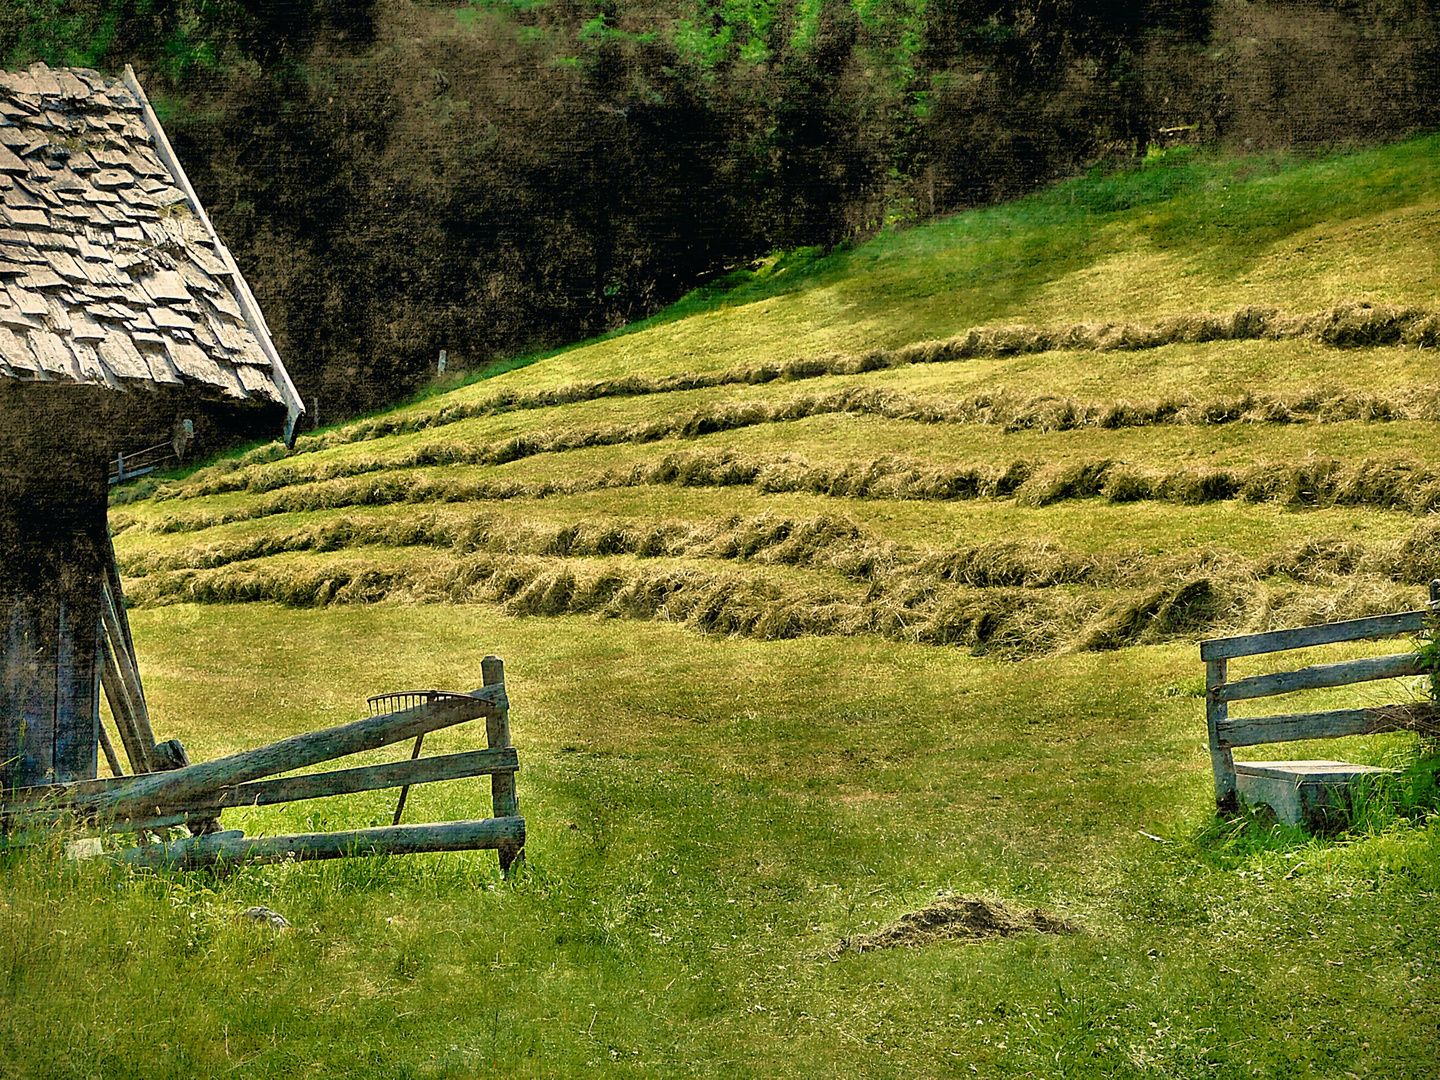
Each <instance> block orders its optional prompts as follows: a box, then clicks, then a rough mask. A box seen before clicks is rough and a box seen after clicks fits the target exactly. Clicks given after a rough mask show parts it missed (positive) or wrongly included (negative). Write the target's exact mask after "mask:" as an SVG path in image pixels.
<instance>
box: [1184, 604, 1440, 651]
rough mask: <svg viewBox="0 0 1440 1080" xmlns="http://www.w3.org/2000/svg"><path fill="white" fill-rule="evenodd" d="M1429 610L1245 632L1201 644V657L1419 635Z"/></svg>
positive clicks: (1423, 627)
mask: <svg viewBox="0 0 1440 1080" xmlns="http://www.w3.org/2000/svg"><path fill="white" fill-rule="evenodd" d="M1429 614H1430V613H1429V612H1428V611H1424V610H1421V611H1402V612H1399V613H1398V614H1395V615H1372V616H1370V617H1369V618H1368V619H1347V620H1346V621H1345V622H1337V623H1321V624H1320V625H1319V626H1297V627H1294V628H1293V629H1290V630H1271V631H1269V632H1268V633H1264V634H1243V635H1241V636H1240V637H1228V638H1214V639H1213V640H1210V641H1202V642H1201V643H1200V659H1201V660H1229V659H1233V658H1235V657H1237V656H1258V655H1260V654H1261V653H1271V652H1283V651H1285V650H1287V649H1304V648H1308V647H1309V646H1311V645H1333V644H1335V643H1336V642H1340V641H1365V640H1368V639H1369V638H1380V637H1390V636H1391V635H1392V634H1415V633H1419V632H1420V631H1421V630H1423V629H1425V620H1426V618H1427V617H1428V616H1429Z"/></svg>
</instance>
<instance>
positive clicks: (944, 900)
mask: <svg viewBox="0 0 1440 1080" xmlns="http://www.w3.org/2000/svg"><path fill="white" fill-rule="evenodd" d="M1080 931H1081V928H1080V927H1079V926H1078V925H1077V924H1076V923H1073V922H1071V921H1070V920H1068V919H1065V918H1062V917H1061V916H1059V915H1056V914H1054V913H1053V912H1049V911H1046V910H1044V909H1043V908H1031V909H1029V910H1028V911H1027V910H1017V909H1016V908H1012V907H1010V906H1009V905H1008V904H1006V903H1004V902H1003V901H1001V900H991V899H989V898H988V897H984V896H942V897H940V898H939V899H938V900H936V901H935V902H934V903H931V904H927V905H926V906H925V907H923V908H921V909H920V910H919V911H912V912H909V913H907V914H905V915H902V916H900V918H898V919H896V920H895V921H894V922H893V923H891V924H890V925H889V926H884V927H881V928H880V929H879V930H876V931H875V932H873V933H869V934H851V935H850V936H849V937H845V938H841V939H840V942H839V944H837V945H836V946H835V948H834V949H833V950H831V953H830V955H831V956H832V957H833V956H839V955H840V954H842V953H847V952H852V953H863V952H870V951H871V950H873V949H893V948H919V947H920V946H922V945H932V944H934V943H935V942H937V941H985V940H987V939H989V938H997V937H1014V936H1015V935H1017V934H1028V933H1040V934H1078V933H1080Z"/></svg>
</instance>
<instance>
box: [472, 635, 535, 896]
mask: <svg viewBox="0 0 1440 1080" xmlns="http://www.w3.org/2000/svg"><path fill="white" fill-rule="evenodd" d="M480 672H481V676H482V681H483V683H484V685H485V686H496V685H501V686H503V685H504V684H505V663H504V661H503V660H501V659H500V658H499V657H498V656H487V657H485V659H484V660H482V661H480ZM485 740H486V743H487V745H488V746H489V747H490V749H492V750H498V749H503V748H505V747H508V746H510V745H511V742H510V710H509V709H501V710H500V712H499V714H498V715H496V716H487V717H486V718H485ZM490 799H491V804H492V805H493V807H494V811H495V816H496V817H497V818H505V817H515V816H516V815H518V814H519V813H520V800H519V799H518V798H516V795H515V774H514V773H496V774H495V775H494V776H492V777H490ZM498 854H499V856H500V872H501V873H502V874H504V875H505V876H506V877H507V878H508V877H509V876H510V868H511V866H513V865H514V864H515V863H516V862H519V864H520V865H521V866H523V865H525V849H524V847H523V846H522V847H514V846H512V845H508V844H502V845H501V847H500V849H499V852H498Z"/></svg>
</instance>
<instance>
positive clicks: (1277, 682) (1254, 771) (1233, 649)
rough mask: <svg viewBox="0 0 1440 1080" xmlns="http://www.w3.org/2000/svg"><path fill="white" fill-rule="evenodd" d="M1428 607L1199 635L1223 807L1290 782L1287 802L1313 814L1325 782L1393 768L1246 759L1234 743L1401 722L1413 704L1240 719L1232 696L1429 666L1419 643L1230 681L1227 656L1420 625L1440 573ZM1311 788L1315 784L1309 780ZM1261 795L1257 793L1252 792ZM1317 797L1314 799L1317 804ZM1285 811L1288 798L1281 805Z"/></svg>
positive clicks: (1270, 795)
mask: <svg viewBox="0 0 1440 1080" xmlns="http://www.w3.org/2000/svg"><path fill="white" fill-rule="evenodd" d="M1430 599H1431V606H1430V608H1429V609H1428V610H1419V611H1403V612H1399V613H1397V614H1394V615H1378V616H1374V617H1371V618H1365V619H1350V620H1348V621H1346V622H1338V623H1326V624H1323V625H1320V626H1302V627H1297V628H1295V629H1293V630H1275V631H1271V632H1269V633H1264V634H1246V635H1244V636H1241V637H1229V638H1217V639H1215V640H1212V641H1204V642H1201V644H1200V658H1201V659H1202V660H1203V661H1204V662H1205V717H1206V727H1207V729H1208V733H1209V740H1210V762H1211V766H1212V768H1213V770H1214V774H1215V804H1216V806H1217V807H1218V808H1219V810H1220V812H1221V813H1226V814H1229V813H1234V812H1236V811H1237V810H1238V809H1239V801H1240V797H1241V796H1245V797H1247V800H1248V801H1268V802H1271V804H1272V805H1274V799H1276V798H1279V799H1282V801H1283V800H1284V792H1285V791H1286V790H1287V789H1288V790H1290V791H1292V792H1293V793H1294V798H1293V800H1290V801H1289V802H1287V808H1288V811H1289V815H1290V816H1294V815H1297V814H1298V815H1299V816H1300V817H1302V818H1303V817H1307V816H1309V814H1308V811H1307V807H1310V808H1318V806H1319V804H1320V803H1321V802H1323V801H1324V796H1323V793H1322V791H1321V790H1320V789H1322V788H1331V789H1334V788H1341V787H1344V786H1345V785H1347V784H1348V783H1349V782H1350V781H1351V780H1352V779H1354V778H1355V777H1358V776H1361V775H1365V774H1368V773H1379V772H1384V771H1385V770H1381V769H1376V768H1372V767H1369V766H1361V765H1350V764H1348V763H1346V762H1305V761H1302V762H1264V763H1237V762H1236V761H1235V760H1234V754H1233V752H1234V751H1235V750H1236V749H1239V748H1242V747H1247V746H1260V745H1264V744H1268V743H1281V742H1292V741H1296V740H1301V739H1334V738H1340V737H1342V736H1346V735H1367V734H1373V733H1377V732H1382V731H1395V730H1399V729H1401V728H1403V727H1405V726H1406V725H1405V724H1404V723H1403V721H1402V718H1403V716H1404V715H1405V711H1406V708H1407V707H1406V706H1402V705H1386V706H1372V707H1368V708H1350V709H1330V710H1326V711H1323V712H1303V713H1276V714H1272V715H1267V716H1248V717H1243V718H1237V719H1231V717H1230V715H1229V705H1230V702H1232V701H1245V700H1251V699H1255V698H1263V697H1272V696H1275V695H1278V694H1288V693H1293V692H1295V691H1299V690H1318V689H1324V688H1328V687H1338V686H1349V685H1352V684H1356V683H1362V682H1369V681H1373V680H1376V679H1393V678H1403V677H1406V676H1413V675H1420V674H1423V673H1424V667H1423V666H1422V662H1421V659H1420V657H1419V655H1418V654H1417V653H1415V652H1413V651H1411V652H1405V653H1398V654H1395V655H1390V656H1380V657H1372V658H1365V659H1360V660H1345V661H1341V662H1339V663H1333V664H1315V665H1312V666H1310V667H1305V668H1299V669H1297V670H1292V671H1278V672H1273V673H1270V674H1262V675H1253V676H1250V677H1247V678H1243V679H1236V680H1234V681H1231V680H1230V679H1229V676H1228V662H1229V661H1230V660H1233V659H1236V658H1238V657H1245V656H1260V655H1264V654H1268V653H1277V652H1286V651H1289V650H1292V649H1304V648H1309V647H1311V646H1315V645H1329V644H1336V643H1340V642H1347V641H1369V640H1373V639H1378V638H1386V637H1394V636H1396V635H1399V634H1415V633H1419V632H1421V631H1422V630H1425V629H1426V628H1427V627H1428V626H1430V625H1431V620H1432V619H1433V618H1434V617H1435V614H1434V613H1435V611H1436V610H1437V607H1440V582H1432V583H1431V586H1430ZM1307 786H1308V787H1309V788H1311V789H1312V790H1311V791H1309V792H1307V791H1306V790H1304V789H1305V788H1306V787H1307ZM1252 795H1255V796H1259V797H1257V798H1251V797H1250V796H1252ZM1312 804H1313V805H1312ZM1275 808H1276V811H1277V813H1279V814H1280V816H1281V817H1282V819H1285V818H1286V817H1287V808H1282V807H1279V806H1276V807H1275Z"/></svg>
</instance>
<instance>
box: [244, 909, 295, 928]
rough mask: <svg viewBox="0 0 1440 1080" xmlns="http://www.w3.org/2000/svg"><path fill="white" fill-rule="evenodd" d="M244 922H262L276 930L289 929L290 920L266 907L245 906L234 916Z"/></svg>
mask: <svg viewBox="0 0 1440 1080" xmlns="http://www.w3.org/2000/svg"><path fill="white" fill-rule="evenodd" d="M235 917H236V918H237V919H240V920H243V921H245V922H253V923H263V924H264V925H266V926H270V927H273V928H274V929H276V930H289V929H290V920H289V919H287V918H285V916H284V915H281V914H280V913H279V912H278V911H271V910H270V909H269V908H268V907H252V908H246V909H245V910H244V911H242V912H240V914H239V915H236V916H235Z"/></svg>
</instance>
